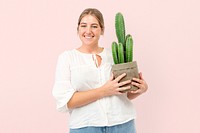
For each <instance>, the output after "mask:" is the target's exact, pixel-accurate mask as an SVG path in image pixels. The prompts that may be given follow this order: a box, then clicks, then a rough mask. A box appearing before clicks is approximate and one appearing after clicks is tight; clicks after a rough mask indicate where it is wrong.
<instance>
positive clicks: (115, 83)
mask: <svg viewBox="0 0 200 133" xmlns="http://www.w3.org/2000/svg"><path fill="white" fill-rule="evenodd" d="M125 76H126V73H124V74H121V75H120V76H118V77H117V78H115V79H114V76H113V74H112V75H111V77H110V79H109V80H108V81H107V82H106V83H105V84H104V85H103V86H102V87H101V89H102V90H103V95H104V96H111V95H117V94H123V93H121V92H120V91H123V90H127V89H130V88H131V87H130V86H126V87H121V86H123V85H126V84H130V83H131V80H127V81H123V82H120V83H119V81H120V80H121V79H122V78H123V77H125Z"/></svg>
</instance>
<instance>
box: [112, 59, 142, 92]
mask: <svg viewBox="0 0 200 133" xmlns="http://www.w3.org/2000/svg"><path fill="white" fill-rule="evenodd" d="M111 70H112V72H113V75H114V78H117V77H118V76H119V75H121V74H123V73H126V76H125V77H124V78H122V79H121V80H120V81H119V82H122V81H126V80H132V78H139V74H138V66H137V62H136V61H133V62H128V63H121V64H115V65H113V66H112V69H111ZM124 86H131V88H130V89H128V90H124V91H121V92H127V91H132V90H137V89H138V88H137V87H136V86H133V85H132V84H127V85H124Z"/></svg>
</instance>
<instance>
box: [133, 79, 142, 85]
mask: <svg viewBox="0 0 200 133" xmlns="http://www.w3.org/2000/svg"><path fill="white" fill-rule="evenodd" d="M132 81H133V82H137V83H140V84H141V83H142V80H141V79H139V78H132Z"/></svg>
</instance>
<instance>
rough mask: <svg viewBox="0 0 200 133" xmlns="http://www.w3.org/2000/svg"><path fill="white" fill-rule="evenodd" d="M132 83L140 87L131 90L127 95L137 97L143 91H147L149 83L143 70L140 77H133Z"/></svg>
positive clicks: (131, 97)
mask: <svg viewBox="0 0 200 133" xmlns="http://www.w3.org/2000/svg"><path fill="white" fill-rule="evenodd" d="M131 84H132V85H134V86H136V87H138V89H137V90H135V91H129V92H128V94H127V97H128V98H129V99H134V98H136V97H137V96H139V95H141V94H142V93H144V92H146V91H147V89H148V85H147V83H146V81H145V80H144V79H143V76H142V73H141V72H140V73H139V78H133V79H132V82H131Z"/></svg>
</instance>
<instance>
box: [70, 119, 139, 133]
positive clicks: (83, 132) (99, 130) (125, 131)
mask: <svg viewBox="0 0 200 133" xmlns="http://www.w3.org/2000/svg"><path fill="white" fill-rule="evenodd" d="M70 133H136V129H135V123H134V120H131V121H129V122H126V123H123V124H119V125H115V126H105V127H83V128H78V129H70Z"/></svg>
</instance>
